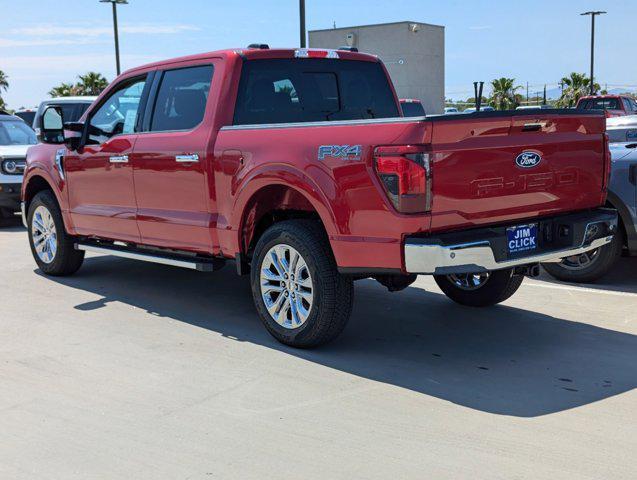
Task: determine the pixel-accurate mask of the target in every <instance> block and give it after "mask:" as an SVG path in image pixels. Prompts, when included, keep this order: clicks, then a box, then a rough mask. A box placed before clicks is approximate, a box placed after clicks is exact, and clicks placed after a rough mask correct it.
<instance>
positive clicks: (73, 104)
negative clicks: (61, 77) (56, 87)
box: [32, 96, 97, 137]
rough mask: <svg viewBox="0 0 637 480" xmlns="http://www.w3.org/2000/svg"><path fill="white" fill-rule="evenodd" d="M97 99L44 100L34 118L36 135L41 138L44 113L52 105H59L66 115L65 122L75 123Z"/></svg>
mask: <svg viewBox="0 0 637 480" xmlns="http://www.w3.org/2000/svg"><path fill="white" fill-rule="evenodd" d="M96 98H97V97H94V96H84V97H55V98H51V99H49V100H44V101H43V102H42V103H40V106H39V107H38V111H37V112H36V114H35V117H34V118H33V124H32V127H33V130H35V134H36V135H37V136H38V137H39V135H40V128H41V126H40V124H41V119H42V113H43V112H44V110H46V108H47V107H49V106H51V105H59V106H60V107H61V108H62V112H63V113H64V121H65V122H75V121H77V120H79V119H80V117H81V116H82V114H83V113H84V112H85V111H86V109H87V108H88V107H89V106H90V105H91V103H93V102H94V101H95V99H96Z"/></svg>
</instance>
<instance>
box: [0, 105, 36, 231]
mask: <svg viewBox="0 0 637 480" xmlns="http://www.w3.org/2000/svg"><path fill="white" fill-rule="evenodd" d="M36 143H37V142H36V139H35V133H34V132H33V130H32V129H31V127H29V126H28V125H26V124H25V123H24V122H23V121H22V120H21V119H20V118H18V117H16V116H13V115H8V114H0V218H9V217H11V216H13V215H14V213H17V212H19V211H20V187H21V185H22V175H23V173H24V169H25V166H26V154H27V150H28V148H29V147H30V146H31V145H35V144H36Z"/></svg>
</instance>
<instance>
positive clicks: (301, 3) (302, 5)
mask: <svg viewBox="0 0 637 480" xmlns="http://www.w3.org/2000/svg"><path fill="white" fill-rule="evenodd" d="M299 28H300V32H299V33H300V36H301V38H300V40H301V42H300V43H301V48H305V0H299Z"/></svg>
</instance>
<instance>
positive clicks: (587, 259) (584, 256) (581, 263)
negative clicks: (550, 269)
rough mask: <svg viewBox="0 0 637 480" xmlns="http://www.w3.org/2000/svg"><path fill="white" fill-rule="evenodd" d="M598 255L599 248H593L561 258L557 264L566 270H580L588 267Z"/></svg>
mask: <svg viewBox="0 0 637 480" xmlns="http://www.w3.org/2000/svg"><path fill="white" fill-rule="evenodd" d="M598 256H599V248H596V249H595V250H589V251H588V252H584V253H580V254H579V255H572V256H570V257H566V258H563V259H562V261H561V262H560V263H559V265H560V266H561V267H564V268H565V269H567V270H582V269H584V268H588V267H590V266H591V264H592V263H593V262H595V260H597V257H598Z"/></svg>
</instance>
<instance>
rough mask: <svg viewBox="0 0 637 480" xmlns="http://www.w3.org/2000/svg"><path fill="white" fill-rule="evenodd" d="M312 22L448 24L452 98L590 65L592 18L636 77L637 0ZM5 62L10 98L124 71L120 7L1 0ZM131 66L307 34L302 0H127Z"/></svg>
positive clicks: (610, 79) (601, 40) (368, 4)
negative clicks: (302, 30) (480, 84)
mask: <svg viewBox="0 0 637 480" xmlns="http://www.w3.org/2000/svg"><path fill="white" fill-rule="evenodd" d="M306 3H307V7H306V8H307V28H308V30H311V29H321V28H330V27H331V26H332V24H333V22H336V25H337V26H349V25H359V24H368V23H383V22H393V21H401V20H412V21H418V22H425V23H433V24H438V25H444V26H445V28H446V31H445V42H446V49H445V50H446V51H445V53H446V60H445V64H446V72H445V77H446V78H445V88H446V93H447V97H453V98H460V97H466V96H468V95H469V94H471V91H472V88H473V87H472V84H471V82H473V81H474V80H485V81H487V82H488V81H489V80H491V79H493V78H495V77H500V76H510V77H515V78H516V79H517V81H518V83H519V84H526V82H527V81H528V82H529V83H530V84H531V86H532V87H531V90H541V88H542V85H543V84H544V83H548V84H549V88H550V87H551V84H553V85H555V84H556V83H557V82H558V81H559V79H560V78H561V77H562V76H563V75H564V74H567V73H568V72H571V71H579V72H588V68H589V42H590V20H589V19H588V17H580V16H579V15H578V14H579V13H580V12H583V11H586V10H591V9H593V10H607V11H608V14H607V15H605V16H602V17H598V22H597V29H596V34H597V35H596V37H597V42H596V55H597V58H596V79H597V80H598V81H600V83H601V84H602V86H603V85H604V84H605V83H608V84H609V88H612V87H615V86H620V85H637V61H636V60H637V59H636V53H635V45H636V42H635V35H636V34H637V33H636V32H637V1H635V0H614V1H613V0H608V1H603V0H597V1H593V0H552V1H544V0H535V1H532V2H530V1H524V2H523V1H519V0H508V1H503V0H472V1H467V0H462V1H460V0H455V1H453V0H451V1H443V0H439V1H429V0H391V1H388V0H341V1H336V0H320V1H319V0H306ZM0 11H1V12H2V28H1V29H0V70H3V71H4V72H5V73H6V74H7V75H8V76H9V81H10V89H9V91H8V92H7V93H5V94H4V95H3V97H4V98H5V100H6V101H7V103H8V104H9V106H10V107H13V108H18V107H21V106H33V105H35V104H37V103H39V102H40V100H42V99H44V98H46V97H47V95H46V92H47V91H48V90H50V88H51V87H52V86H55V85H57V84H59V83H60V82H62V81H74V80H75V79H76V76H77V75H78V74H81V73H84V72H86V71H89V70H95V71H100V72H102V73H103V74H104V75H106V77H107V78H108V79H109V80H112V79H113V78H114V74H115V67H114V55H113V37H112V23H111V10H110V5H107V4H102V3H99V2H98V0H18V1H16V0H0ZM118 11H119V23H120V45H121V54H122V67H123V69H126V68H129V67H133V66H136V65H140V64H142V63H147V62H149V61H153V60H159V59H164V58H170V57H175V56H180V55H185V54H191V53H197V52H204V51H210V50H216V49H220V48H227V47H239V46H246V45H247V44H249V43H252V42H265V43H269V44H270V45H271V46H296V45H297V44H298V1H297V0H271V1H268V0H260V1H259V0H242V1H232V0H226V1H222V0H171V1H168V0H129V4H128V5H124V6H122V7H120V8H119V10H118Z"/></svg>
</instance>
